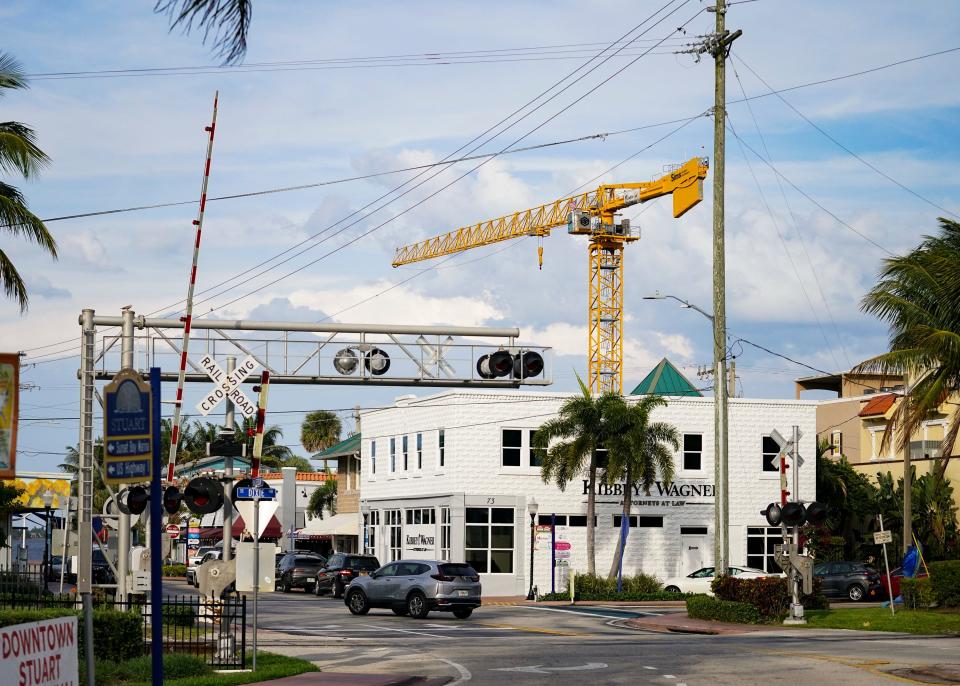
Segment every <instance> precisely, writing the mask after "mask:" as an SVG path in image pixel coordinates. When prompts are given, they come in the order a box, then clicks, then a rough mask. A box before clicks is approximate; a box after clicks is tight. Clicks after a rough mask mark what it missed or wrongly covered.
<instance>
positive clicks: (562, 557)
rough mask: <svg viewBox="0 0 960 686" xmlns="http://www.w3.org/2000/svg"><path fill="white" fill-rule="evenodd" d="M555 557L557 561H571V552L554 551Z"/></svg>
mask: <svg viewBox="0 0 960 686" xmlns="http://www.w3.org/2000/svg"><path fill="white" fill-rule="evenodd" d="M553 557H554V559H557V560H569V559H570V551H569V550H554V551H553Z"/></svg>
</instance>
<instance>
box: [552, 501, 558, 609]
mask: <svg viewBox="0 0 960 686" xmlns="http://www.w3.org/2000/svg"><path fill="white" fill-rule="evenodd" d="M556 592H557V513H556V512H554V513H553V514H551V515H550V595H553V594H554V593H556Z"/></svg>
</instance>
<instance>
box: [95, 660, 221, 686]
mask: <svg viewBox="0 0 960 686" xmlns="http://www.w3.org/2000/svg"><path fill="white" fill-rule="evenodd" d="M152 666H153V665H152V662H151V658H150V656H149V655H143V656H140V657H137V658H134V659H132V660H126V661H124V662H120V663H113V664H110V663H104V664H98V665H97V677H98V679H97V681H98V682H99V681H100V680H101V679H103V680H108V681H110V682H111V683H114V682H120V683H124V682H140V683H144V682H145V683H150V679H151V676H152V674H151V668H152ZM212 672H213V668H211V667H210V666H209V665H208V664H207V663H206V662H205V661H204V660H203V659H202V658H199V657H196V656H194V655H184V654H181V653H168V654H166V655H164V656H163V678H164V681H166V680H168V679H185V678H188V677H195V676H201V675H204V674H210V673H212ZM105 677H109V678H108V679H106V678H105Z"/></svg>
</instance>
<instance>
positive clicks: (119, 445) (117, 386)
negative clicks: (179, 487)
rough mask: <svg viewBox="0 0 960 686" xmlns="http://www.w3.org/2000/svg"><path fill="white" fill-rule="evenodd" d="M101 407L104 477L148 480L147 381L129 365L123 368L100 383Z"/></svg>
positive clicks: (109, 480) (110, 481) (110, 480)
mask: <svg viewBox="0 0 960 686" xmlns="http://www.w3.org/2000/svg"><path fill="white" fill-rule="evenodd" d="M103 407H104V412H103V461H104V468H105V474H104V477H105V478H104V481H106V483H108V484H111V485H115V484H122V483H132V482H139V481H149V480H150V477H151V455H152V451H153V432H152V427H151V422H150V412H151V396H150V384H148V383H146V382H144V381H143V380H142V379H141V378H140V375H139V374H138V373H137V372H135V371H133V370H132V369H124V370H122V371H120V372H119V373H118V374H117V375H116V376H115V377H113V381H111V382H110V383H109V384H107V385H106V386H105V387H104V389H103Z"/></svg>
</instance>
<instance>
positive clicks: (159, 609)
mask: <svg viewBox="0 0 960 686" xmlns="http://www.w3.org/2000/svg"><path fill="white" fill-rule="evenodd" d="M160 386H161V384H160V367H151V368H150V395H151V398H152V406H151V408H150V409H151V413H152V415H153V416H152V417H151V423H152V424H153V456H152V460H153V463H152V465H151V467H152V469H151V472H152V475H151V479H150V510H149V511H150V634H151V638H152V640H151V641H150V666H151V674H152V676H153V686H163V570H162V567H161V562H162V560H161V559H160V558H161V557H162V550H163V540H162V536H163V534H162V533H161V526H162V524H163V515H162V514H161V512H162V511H161V509H160V508H161V505H162V503H161V502H160V501H161V498H162V495H161V491H160V464H161V460H160V450H161V447H160V421H161V420H160V417H161V412H160V399H161V395H160ZM90 683H93V682H90Z"/></svg>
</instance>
